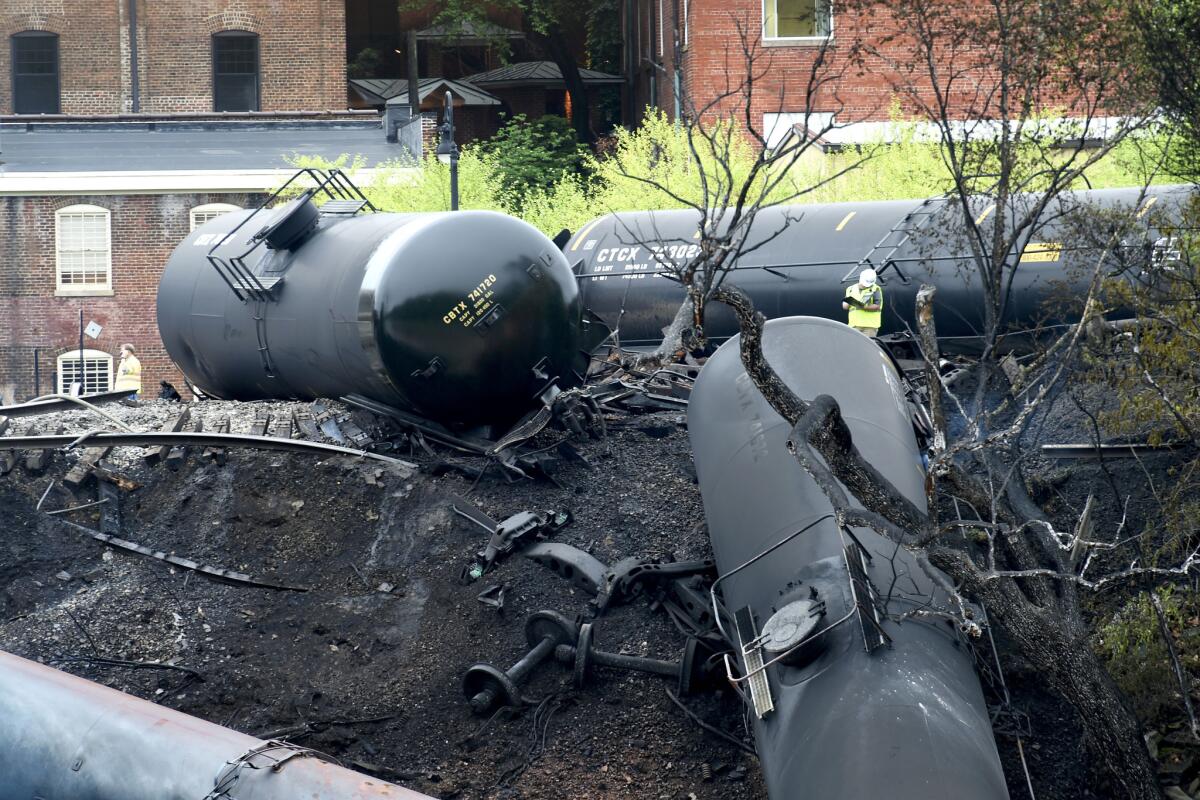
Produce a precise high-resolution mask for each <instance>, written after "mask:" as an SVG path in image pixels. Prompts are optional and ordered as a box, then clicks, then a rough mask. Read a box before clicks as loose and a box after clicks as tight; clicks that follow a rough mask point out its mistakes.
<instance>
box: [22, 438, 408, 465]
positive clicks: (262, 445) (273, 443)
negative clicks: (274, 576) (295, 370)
mask: <svg viewBox="0 0 1200 800" xmlns="http://www.w3.org/2000/svg"><path fill="white" fill-rule="evenodd" d="M84 443H87V444H97V445H105V446H107V447H145V446H147V445H149V446H152V447H155V448H157V449H159V450H161V449H162V448H163V447H166V448H167V449H168V450H170V448H171V447H173V446H174V445H177V444H191V445H197V446H200V445H209V446H213V447H252V448H258V449H260V450H289V451H298V452H302V453H303V452H309V453H312V452H316V453H323V454H325V455H344V456H357V457H359V458H369V459H372V460H374V461H382V462H384V463H387V464H395V465H398V466H402V467H407V468H408V469H417V465H416V464H413V463H412V462H411V461H404V460H402V459H399V458H392V457H391V456H385V455H381V454H379V453H371V452H367V451H365V450H354V449H352V448H349V447H339V446H337V445H332V444H322V443H320V442H307V441H304V440H303V439H276V438H274V437H271V436H251V435H245V434H240V433H184V432H178V433H170V432H166V431H159V432H153V431H151V432H148V433H107V432H91V433H87V434H84V435H83V436H76V435H74V434H66V435H63V436H5V437H0V450H28V449H30V448H34V447H39V448H41V447H67V446H71V445H79V444H84Z"/></svg>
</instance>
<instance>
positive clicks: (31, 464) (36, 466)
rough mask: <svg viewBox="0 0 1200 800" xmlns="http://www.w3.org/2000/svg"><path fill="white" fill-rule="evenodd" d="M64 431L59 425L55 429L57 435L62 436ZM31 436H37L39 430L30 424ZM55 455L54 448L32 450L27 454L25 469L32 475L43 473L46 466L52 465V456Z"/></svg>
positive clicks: (29, 433)
mask: <svg viewBox="0 0 1200 800" xmlns="http://www.w3.org/2000/svg"><path fill="white" fill-rule="evenodd" d="M62 432H63V426H62V425H59V426H58V427H57V428H55V430H54V435H55V436H60V435H61V434H62ZM28 435H29V436H36V435H37V431H36V430H34V426H33V425H30V426H29V431H28ZM53 455H54V451H53V450H30V451H29V452H28V453H26V454H25V471H26V472H28V473H29V474H31V475H41V474H42V473H43V472H45V471H46V467H48V466H49V465H50V458H51V456H53Z"/></svg>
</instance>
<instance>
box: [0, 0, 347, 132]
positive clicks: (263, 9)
mask: <svg viewBox="0 0 1200 800" xmlns="http://www.w3.org/2000/svg"><path fill="white" fill-rule="evenodd" d="M137 3H138V5H137V13H138V39H137V42H138V64H139V69H138V75H139V79H140V92H139V94H140V99H141V110H142V111H145V112H154V113H170V112H180V111H211V110H212V108H213V99H212V34H214V33H217V32H219V31H224V30H244V31H250V32H253V33H257V34H258V35H259V37H260V38H259V58H260V75H261V81H260V100H261V110H262V111H295V110H323V109H344V108H346V107H347V105H348V103H347V97H346V23H345V2H344V0H286V1H285V0H137ZM128 5H129V4H128V0H105V2H94V1H93V0H0V31H2V32H3V34H4V39H5V41H4V42H3V43H2V46H0V76H3V77H0V114H9V113H12V110H13V109H12V96H11V94H12V82H11V79H10V78H9V76H10V75H11V65H10V64H9V60H10V57H11V45H10V43H9V41H8V37H9V36H10V35H12V34H13V33H18V32H20V31H25V30H43V31H49V32H52V33H57V34H58V35H59V57H60V87H61V105H62V112H63V113H65V114H85V115H86V114H118V113H126V112H129V111H130V110H131V109H132V95H131V80H130V74H131V70H130V63H131V62H130V42H129V20H128V18H127V16H126V15H127V13H128Z"/></svg>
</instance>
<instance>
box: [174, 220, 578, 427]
mask: <svg viewBox="0 0 1200 800" xmlns="http://www.w3.org/2000/svg"><path fill="white" fill-rule="evenodd" d="M252 213H256V212H251V211H244V212H236V213H231V214H227V215H225V216H222V217H219V218H218V219H216V220H213V221H212V222H209V223H208V224H206V225H204V226H203V227H200V228H198V229H197V230H195V231H194V232H193V233H192V234H191V235H190V236H188V238H187V239H185V240H184V242H183V243H182V244H180V245H179V247H178V248H176V250H175V252H174V253H173V254H172V256H171V258H170V260H169V261H168V263H167V266H166V269H165V270H164V272H163V276H162V280H161V282H160V284H159V289H158V326H159V330H160V331H161V332H162V337H163V342H164V343H165V345H166V349H167V352H168V353H169V354H170V356H171V358H172V359H173V360H174V361H175V363H176V364H178V365H179V367H180V369H182V371H183V373H184V374H185V375H186V376H187V377H188V379H189V380H190V381H191V382H192V383H193V384H195V385H196V386H198V387H199V388H200V389H202V390H204V391H205V392H207V393H209V394H212V395H213V396H216V397H219V398H223V399H234V400H257V399H270V398H280V399H286V398H297V399H313V398H317V397H343V396H347V395H361V396H363V397H365V398H368V399H370V400H373V401H376V402H378V403H382V404H384V405H387V406H391V407H394V408H398V409H401V410H404V411H409V412H415V413H417V414H419V415H421V416H424V417H426V418H428V419H432V420H435V421H439V422H444V423H447V424H454V425H458V426H462V427H468V426H477V425H488V424H493V425H506V424H510V423H512V422H513V421H515V420H516V419H518V418H519V417H520V416H521V415H523V414H524V413H526V412H528V411H530V410H532V409H534V408H536V407H537V406H538V405H539V397H540V396H541V395H543V393H545V392H546V391H547V390H548V389H550V388H551V387H552V386H555V385H556V386H557V387H558V388H559V389H566V388H569V387H572V386H576V385H578V384H579V383H580V381H581V379H582V374H583V372H584V370H585V368H586V365H587V353H586V352H585V351H586V349H587V348H586V345H585V339H586V333H585V328H586V326H587V323H585V322H584V321H582V319H581V314H582V306H581V303H580V299H579V292H578V289H577V287H576V284H575V281H574V279H573V277H572V275H571V271H570V268H569V266H568V264H567V261H566V259H565V257H564V256H563V254H562V253H561V252H560V251H559V249H558V248H557V247H555V245H554V243H553V242H551V241H550V240H549V239H547V238H546V237H545V236H543V235H542V234H541V233H540V232H539V231H537V230H536V229H535V228H533V227H532V226H530V225H528V224H526V223H524V222H522V221H520V220H517V219H514V218H512V217H509V216H506V215H504V214H498V213H495V212H490V211H459V212H454V213H426V214H389V213H374V214H363V215H357V216H346V215H336V214H324V213H322V214H319V215H318V214H317V212H316V209H315V208H314V207H312V206H311V204H307V205H306V204H305V203H303V202H301V203H299V204H297V203H295V202H293V203H291V204H289V205H287V206H284V207H283V208H282V209H272V210H269V211H261V212H257V213H259V214H261V215H262V219H263V220H264V221H265V222H266V223H267V225H268V226H272V225H277V224H279V223H281V221H282V219H283V216H284V215H287V214H292V215H296V216H297V217H298V218H299V219H300V222H301V225H300V226H299V227H298V228H297V237H296V238H295V239H291V240H289V238H288V237H284V238H283V240H282V241H278V242H276V243H275V244H274V245H273V246H271V245H268V246H262V247H259V248H257V249H255V250H254V251H253V253H252V254H251V255H250V256H249V257H248V258H247V259H246V265H247V268H248V271H249V272H250V273H251V275H252V276H253V277H252V278H251V279H244V278H242V279H239V278H237V277H236V276H235V277H234V278H233V279H232V280H231V279H230V278H229V276H227V275H225V276H223V275H222V274H221V273H220V272H219V271H218V270H217V269H216V268H215V267H214V265H213V263H212V262H211V261H210V260H209V257H208V256H209V254H210V251H212V250H213V248H214V245H217V246H218V249H217V250H216V251H214V255H218V256H221V255H222V254H223V253H224V254H225V258H224V259H223V263H227V262H228V253H230V252H237V251H239V250H245V249H246V247H247V246H249V245H250V244H253V239H252V238H251V237H252V234H255V231H258V230H259V228H260V226H261V225H262V224H263V223H262V222H261V221H260V220H257V219H256V220H254V222H253V224H247V225H245V226H244V227H243V228H242V229H241V230H238V231H237V232H236V233H233V235H232V236H230V233H231V231H234V230H235V229H236V228H237V227H238V226H239V225H241V224H242V223H243V222H244V221H246V220H247V218H248V217H249V215H251V214H252ZM311 226H315V227H311ZM260 233H261V232H260ZM267 241H268V242H269V241H270V239H267ZM259 287H261V289H260V288H259ZM239 295H240V296H239ZM551 391H553V390H551Z"/></svg>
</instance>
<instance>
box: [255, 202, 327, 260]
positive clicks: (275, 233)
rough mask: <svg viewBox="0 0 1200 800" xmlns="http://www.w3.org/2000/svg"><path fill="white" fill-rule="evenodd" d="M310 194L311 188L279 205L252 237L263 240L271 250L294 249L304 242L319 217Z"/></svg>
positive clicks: (315, 225)
mask: <svg viewBox="0 0 1200 800" xmlns="http://www.w3.org/2000/svg"><path fill="white" fill-rule="evenodd" d="M312 195H313V193H312V191H311V190H310V191H307V192H305V193H304V194H302V195H300V196H299V197H297V198H295V199H294V200H290V201H288V202H287V203H285V204H284V205H283V206H281V207H280V208H279V210H278V211H276V212H275V216H274V218H273V219H272V220H271V221H270V222H268V223H267V224H266V225H265V226H264V227H263V228H262V230H260V231H259V232H258V233H256V234H254V239H255V240H260V239H261V240H263V241H265V242H266V244H267V247H269V248H271V249H272V250H295V249H296V248H297V247H299V246H300V245H302V244H304V241H305V240H306V239H307V238H308V237H309V236H310V235H311V234H312V232H313V231H314V230H315V229H316V227H317V223H318V222H319V221H320V218H321V215H320V212H319V211H318V210H317V207H316V205H314V204H313V201H312Z"/></svg>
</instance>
